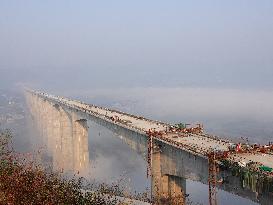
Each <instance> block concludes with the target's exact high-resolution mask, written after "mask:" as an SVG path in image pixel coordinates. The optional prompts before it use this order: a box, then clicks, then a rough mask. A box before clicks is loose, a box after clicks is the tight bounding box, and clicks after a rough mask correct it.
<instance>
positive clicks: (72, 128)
mask: <svg viewBox="0 0 273 205" xmlns="http://www.w3.org/2000/svg"><path fill="white" fill-rule="evenodd" d="M26 100H27V102H28V105H29V108H30V113H31V116H32V119H33V120H34V121H33V123H34V127H36V128H37V130H38V131H40V132H39V133H40V136H41V138H42V140H43V142H45V144H46V145H47V148H48V150H49V154H50V153H51V154H52V157H53V167H54V166H55V167H56V168H62V169H64V170H74V171H79V170H84V169H86V168H87V169H88V164H89V150H88V126H87V120H91V121H93V122H95V123H97V124H99V125H102V126H103V127H106V128H108V129H110V130H111V131H113V132H114V133H116V134H117V135H118V136H120V138H121V139H122V140H123V141H125V142H126V144H128V145H129V146H130V147H131V148H132V149H133V150H135V151H137V152H138V153H140V154H142V156H143V157H144V158H145V159H147V162H149V163H148V165H149V166H150V171H151V175H152V177H151V180H152V184H151V189H152V195H153V196H155V197H156V198H162V197H163V198H165V197H167V198H168V197H170V198H173V197H177V196H179V197H180V198H182V199H183V198H184V197H183V196H184V194H185V193H186V179H191V180H194V181H199V182H201V183H204V184H208V179H209V177H210V176H211V175H210V173H211V172H210V171H209V167H210V163H209V162H208V158H207V153H208V152H211V151H212V150H218V151H227V150H228V149H229V146H230V144H231V143H232V142H230V141H228V140H224V139H221V138H220V137H217V136H213V135H209V134H191V133H188V134H186V133H181V132H170V131H169V130H168V128H169V127H170V126H171V125H170V124H168V123H163V122H160V121H156V120H149V119H146V118H144V117H140V116H135V115H131V114H128V113H124V112H120V111H117V110H112V109H107V108H102V107H99V106H96V105H91V104H86V103H84V102H80V101H77V100H71V99H68V98H64V97H60V96H54V95H49V94H46V93H42V92H37V91H32V90H27V93H26ZM149 130H150V131H151V130H155V131H157V132H160V133H161V134H158V135H153V136H152V137H151V136H149V134H148V133H149ZM151 138H152V140H151ZM150 147H151V149H150ZM149 149H150V151H149ZM149 158H150V160H149ZM226 160H227V161H228V162H229V163H230V165H228V167H222V168H221V169H220V170H219V172H217V177H216V178H217V180H218V179H221V178H222V179H223V181H225V182H224V183H220V184H218V183H217V184H216V186H217V187H218V188H220V189H223V190H225V191H228V192H230V193H233V194H236V195H239V196H242V197H245V198H248V199H251V200H253V201H256V202H259V203H261V204H264V205H269V204H272V203H271V201H272V194H273V179H272V172H271V173H269V172H268V173H266V172H261V173H257V172H253V171H251V170H250V169H249V168H248V167H245V166H240V168H239V169H238V165H239V164H246V163H247V162H257V163H260V164H263V165H265V166H268V167H273V154H272V153H270V152H269V153H267V154H262V153H259V152H257V153H255V154H254V153H252V154H250V153H247V154H243V153H240V154H239V153H235V154H231V155H230V156H229V157H228V158H227V159H226ZM236 162H240V163H239V164H238V163H236ZM184 199H185V198H184ZM179 204H182V203H179Z"/></svg>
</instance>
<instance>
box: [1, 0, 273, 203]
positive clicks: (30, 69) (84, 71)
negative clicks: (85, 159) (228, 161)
mask: <svg viewBox="0 0 273 205" xmlns="http://www.w3.org/2000/svg"><path fill="white" fill-rule="evenodd" d="M272 11H273V1H271V0H263V1H257V0H229V1H216V0H207V1H202V0H197V1H183V0H171V1H163V0H151V1H144V0H138V1H126V0H116V1H103V0H101V1H94V0H78V1H71V0H58V1H54V0H48V1H35V0H28V1H21V0H14V1H9V0H2V1H0V94H1V93H6V92H7V90H18V89H21V88H22V86H27V87H30V88H33V89H37V90H40V91H45V92H48V93H51V94H55V95H60V96H67V97H71V98H73V99H80V100H82V101H85V102H88V103H92V104H97V105H101V106H105V107H111V108H114V109H117V110H122V111H125V112H128V113H132V114H137V115H142V116H145V117H147V118H151V119H156V120H161V121H164V122H170V123H176V122H185V123H203V124H204V127H205V130H206V132H208V133H211V134H216V135H220V136H221V137H225V138H229V139H233V140H234V141H236V140H240V141H242V140H245V138H246V137H247V138H248V139H249V140H250V141H251V142H257V143H262V144H264V143H267V142H268V141H272V136H273V129H272V123H273V109H272V104H273V89H272V88H273V80H272V79H273V67H272V65H273V38H272V36H273V12H272ZM13 95H15V96H18V94H13ZM21 101H23V100H22V99H21ZM7 103H8V101H7ZM7 103H6V104H7ZM22 105H24V103H22ZM16 106H19V107H20V109H21V110H25V108H23V107H22V106H21V104H20V103H19V102H18V105H17V104H16ZM10 108H12V106H10V107H9V110H8V111H5V107H4V106H2V110H1V109H0V111H1V112H2V113H0V114H1V115H6V114H11V113H12V112H11V111H10ZM20 112H21V111H20ZM3 113H4V114H3ZM17 114H18V113H17ZM17 114H16V113H15V114H14V113H13V116H16V115H17ZM23 115H24V117H25V118H24V119H25V121H24V122H23V120H24V119H21V121H20V120H14V122H15V123H14V124H12V123H6V124H1V123H0V124H1V127H0V128H1V129H2V128H11V129H12V131H13V134H14V145H15V149H16V150H18V151H28V150H29V149H37V148H38V147H39V146H41V145H40V144H39V142H37V139H36V137H37V133H36V132H35V131H34V130H31V129H29V131H26V129H27V128H28V127H31V124H30V123H29V122H28V123H27V122H26V121H27V120H29V116H28V113H27V111H26V110H25V113H23ZM17 117H18V115H17ZM16 123H17V124H16ZM89 123H90V122H89ZM89 126H90V132H89V146H90V159H91V170H92V176H95V177H96V178H97V179H98V180H99V181H104V180H105V177H106V176H108V175H109V176H110V175H111V177H112V178H111V177H110V178H111V180H114V179H115V180H117V179H119V177H120V176H122V177H127V178H128V180H129V179H130V180H131V179H132V181H128V180H127V179H126V180H127V181H126V182H127V183H129V184H130V183H132V184H130V185H132V187H134V188H135V189H137V190H143V189H145V188H146V186H148V184H149V183H148V181H147V180H146V179H145V166H146V164H145V162H144V161H143V159H142V158H141V157H140V156H139V155H137V154H136V153H133V151H130V148H129V147H128V148H126V146H123V144H122V145H121V144H120V141H118V139H116V138H115V137H117V136H114V135H113V134H112V135H111V134H109V131H105V130H104V131H103V129H100V127H99V126H96V125H93V124H90V125H89ZM100 132H101V133H100ZM99 133H100V134H99ZM103 133H104V134H103ZM242 137H243V138H244V139H242ZM110 138H111V139H110ZM109 139H110V140H109ZM107 180H108V179H107ZM143 184H144V185H145V186H141V185H143ZM188 187H189V191H190V192H191V193H192V194H194V196H191V197H193V198H194V199H195V201H197V202H198V201H201V202H203V203H207V201H206V199H205V201H204V198H205V197H206V194H207V190H206V189H207V187H205V188H204V187H203V188H202V187H201V186H200V184H198V185H196V184H192V183H189V186H188ZM194 190H202V194H200V193H201V191H200V193H199V192H198V193H197V192H195V191H194ZM196 193H197V194H196ZM225 197H229V199H230V196H229V195H227V194H223V195H221V202H222V203H223V204H224V203H227V202H230V201H228V200H226V199H225ZM201 198H202V200H201ZM233 200H234V204H236V203H237V204H244V203H243V202H242V200H237V199H235V197H233ZM236 200H237V201H236ZM245 204H248V201H246V202H245Z"/></svg>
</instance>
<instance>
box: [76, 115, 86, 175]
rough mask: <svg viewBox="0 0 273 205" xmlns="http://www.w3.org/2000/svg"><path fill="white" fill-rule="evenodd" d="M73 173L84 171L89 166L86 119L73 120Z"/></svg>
mask: <svg viewBox="0 0 273 205" xmlns="http://www.w3.org/2000/svg"><path fill="white" fill-rule="evenodd" d="M73 144H74V147H73V149H74V171H78V172H80V171H84V170H85V169H86V168H87V167H88V165H89V151H88V126H87V120H86V119H79V120H74V119H73Z"/></svg>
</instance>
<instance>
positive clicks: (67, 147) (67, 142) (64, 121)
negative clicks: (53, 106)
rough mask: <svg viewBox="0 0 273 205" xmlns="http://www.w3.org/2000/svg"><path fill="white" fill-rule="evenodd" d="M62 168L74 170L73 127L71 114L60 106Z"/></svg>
mask: <svg viewBox="0 0 273 205" xmlns="http://www.w3.org/2000/svg"><path fill="white" fill-rule="evenodd" d="M60 132H61V133H60V136H61V139H60V140H61V142H60V143H61V157H62V160H61V163H60V164H61V168H62V169H64V170H65V171H73V168H74V163H73V155H74V153H73V128H72V121H71V116H70V115H69V114H68V113H67V112H66V111H65V110H64V109H63V108H61V107H60Z"/></svg>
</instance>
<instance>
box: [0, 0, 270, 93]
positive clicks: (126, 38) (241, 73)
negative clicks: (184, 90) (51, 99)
mask: <svg viewBox="0 0 273 205" xmlns="http://www.w3.org/2000/svg"><path fill="white" fill-rule="evenodd" d="M272 65H273V1H272V0H226V1H218V0H215V1H212V0H211V1H210V0H206V1H203V0H200V1H198V0H196V1H183V0H169V1H163V0H162V1H161V0H137V1H129V0H123V1H122V0H115V1H110V0H109V1H105V0H97V1H92V0H77V1H76V0H74V1H69V0H58V1H56V0H46V1H42V0H24V1H22V0H0V86H1V87H3V86H5V85H9V84H14V83H15V82H18V81H19V82H30V83H33V85H35V86H38V87H45V88H53V87H56V88H61V87H62V88H69V87H77V88H83V87H85V86H88V87H94V86H96V87H123V86H129V87H134V86H155V87H156V86H185V85H186V86H214V87H215V86H216V87H219V86H224V87H251V88H271V87H272V86H273V80H272V79H273V66H272Z"/></svg>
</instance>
